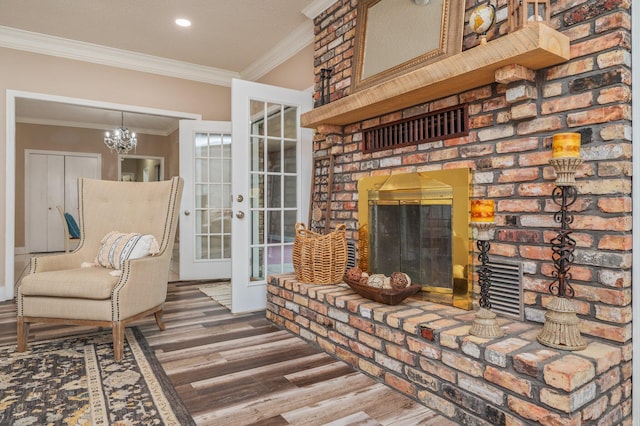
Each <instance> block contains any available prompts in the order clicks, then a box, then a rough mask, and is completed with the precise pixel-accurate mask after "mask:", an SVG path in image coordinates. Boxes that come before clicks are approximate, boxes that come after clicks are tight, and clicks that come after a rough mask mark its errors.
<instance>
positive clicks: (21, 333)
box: [17, 316, 29, 352]
mask: <svg viewBox="0 0 640 426" xmlns="http://www.w3.org/2000/svg"><path fill="white" fill-rule="evenodd" d="M17 334H18V349H17V350H18V352H24V351H26V350H27V339H28V338H29V323H28V322H25V321H24V318H23V317H21V316H19V317H18V329H17Z"/></svg>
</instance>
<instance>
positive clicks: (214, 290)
mask: <svg viewBox="0 0 640 426" xmlns="http://www.w3.org/2000/svg"><path fill="white" fill-rule="evenodd" d="M198 290H200V291H201V292H203V293H204V294H206V295H207V296H209V297H210V298H212V299H213V300H215V301H216V302H218V303H219V304H221V305H222V306H224V307H225V308H227V309H229V310H231V283H230V282H228V281H227V282H219V283H213V284H205V285H201V286H200V287H198Z"/></svg>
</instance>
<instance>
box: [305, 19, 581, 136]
mask: <svg viewBox="0 0 640 426" xmlns="http://www.w3.org/2000/svg"><path fill="white" fill-rule="evenodd" d="M569 58H570V49H569V37H567V36H565V35H564V34H562V33H560V32H558V31H556V30H554V29H553V28H551V27H549V26H547V25H545V24H541V23H532V24H531V25H527V26H526V27H524V28H522V29H520V30H518V31H515V32H513V33H510V34H507V35H505V36H502V37H499V38H497V39H495V40H492V41H490V42H488V43H487V44H485V45H480V46H476V47H474V48H471V49H468V50H465V51H464V52H462V53H459V54H456V55H452V56H448V57H446V58H444V59H442V60H440V61H437V62H434V63H431V64H427V65H425V66H424V67H422V68H419V69H417V70H414V71H411V72H408V73H406V74H402V75H400V76H398V77H396V78H393V79H391V80H388V81H385V82H383V83H380V84H378V85H376V86H372V87H369V88H366V89H364V90H361V91H359V92H356V93H353V94H351V95H349V96H346V97H344V98H342V99H338V100H337V101H334V102H331V103H329V104H326V105H322V106H320V107H318V108H314V109H313V110H311V111H309V112H307V113H304V114H302V118H301V122H302V127H310V128H317V127H318V126H320V125H337V126H344V125H347V124H352V123H356V122H359V121H362V120H366V119H369V118H373V117H377V116H380V115H383V114H387V113H390V112H394V111H398V110H401V109H404V108H408V107H411V106H414V105H419V104H421V103H424V102H429V101H432V100H435V99H440V98H444V97H447V96H450V95H453V94H456V93H462V92H464V91H466V90H471V89H474V88H477V87H481V86H484V85H487V84H491V83H493V82H494V81H495V72H496V70H497V69H499V68H502V67H504V66H507V65H511V64H517V65H521V66H524V67H526V68H529V69H532V70H538V69H542V68H547V67H550V66H553V65H557V64H560V63H563V62H566V61H567V60H569Z"/></svg>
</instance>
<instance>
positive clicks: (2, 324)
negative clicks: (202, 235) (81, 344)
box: [0, 283, 455, 426]
mask: <svg viewBox="0 0 640 426" xmlns="http://www.w3.org/2000/svg"><path fill="white" fill-rule="evenodd" d="M164 317H165V323H166V326H167V328H166V330H165V331H160V330H158V328H157V326H156V325H155V322H154V320H153V318H149V319H148V320H144V321H141V322H139V323H137V324H136V325H137V326H138V327H139V328H140V329H141V330H142V332H143V334H144V335H145V337H146V338H147V341H148V342H149V344H150V345H151V347H153V348H154V349H155V352H156V356H157V357H158V359H159V360H160V362H161V363H162V366H163V367H164V369H165V371H166V372H167V375H168V376H169V378H170V379H171V381H172V382H173V384H174V386H175V387H176V389H177V391H178V393H179V394H180V396H181V398H182V400H183V401H184V403H185V405H186V406H187V408H188V410H189V412H190V413H191V415H192V417H193V418H194V420H195V421H196V423H197V424H199V425H216V426H223V425H233V426H239V425H269V426H275V425H333V426H337V425H367V426H373V425H394V426H395V425H434V426H446V425H455V423H453V422H451V421H449V420H447V419H445V418H444V417H442V416H439V415H437V414H436V413H435V412H433V411H432V410H430V409H428V408H426V407H424V406H422V405H421V404H419V403H417V402H415V401H413V400H411V399H409V398H407V397H405V396H404V395H402V394H400V393H399V392H396V391H394V390H392V389H389V388H387V387H386V386H384V385H382V384H380V383H377V382H376V381H374V380H373V379H371V378H369V377H368V376H366V375H364V374H362V373H358V372H356V371H354V370H353V369H351V368H350V367H349V366H348V365H347V364H345V363H343V362H342V361H338V360H336V359H334V358H332V357H331V356H329V355H327V354H325V353H324V352H321V351H320V350H319V349H317V348H315V347H314V346H311V345H309V344H307V343H306V342H305V341H303V340H302V339H300V338H298V337H295V336H293V335H292V334H290V333H289V332H288V331H286V330H281V329H279V328H277V327H275V326H274V325H273V324H271V323H270V322H268V321H267V320H266V319H265V317H264V312H257V313H250V314H240V315H232V314H231V313H230V312H229V310H228V309H227V308H225V307H223V306H222V305H220V304H218V303H217V302H215V301H213V300H212V299H211V298H209V297H208V296H206V295H205V294H204V293H203V292H201V291H200V290H198V283H172V284H170V286H169V293H168V296H167V303H166V307H165V315H164ZM74 328H75V329H77V330H74ZM76 331H77V332H79V331H83V328H82V327H71V326H66V327H65V326H51V325H44V324H43V325H41V324H34V325H32V327H31V334H30V336H29V341H30V342H31V341H33V340H34V339H35V340H43V339H48V338H52V337H57V336H65V335H69V334H71V333H73V332H76ZM0 344H2V345H4V344H15V306H14V303H13V302H3V303H0Z"/></svg>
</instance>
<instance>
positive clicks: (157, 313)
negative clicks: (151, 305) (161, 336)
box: [154, 309, 165, 331]
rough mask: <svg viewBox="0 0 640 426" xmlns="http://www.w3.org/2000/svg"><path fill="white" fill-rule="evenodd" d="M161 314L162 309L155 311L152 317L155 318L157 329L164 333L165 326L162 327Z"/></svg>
mask: <svg viewBox="0 0 640 426" xmlns="http://www.w3.org/2000/svg"><path fill="white" fill-rule="evenodd" d="M162 314H163V311H162V309H160V310H159V311H156V312H155V313H154V316H155V317H156V324H158V328H159V329H160V330H161V331H164V329H165V325H164V319H163V318H162Z"/></svg>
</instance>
